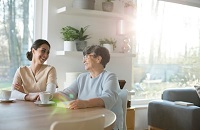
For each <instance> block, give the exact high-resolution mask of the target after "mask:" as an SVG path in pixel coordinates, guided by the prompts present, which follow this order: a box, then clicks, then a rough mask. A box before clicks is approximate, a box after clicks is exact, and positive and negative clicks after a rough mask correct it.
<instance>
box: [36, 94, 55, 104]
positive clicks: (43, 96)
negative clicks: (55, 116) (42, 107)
mask: <svg viewBox="0 0 200 130" xmlns="http://www.w3.org/2000/svg"><path fill="white" fill-rule="evenodd" d="M39 96H40V101H41V103H42V104H47V103H48V102H49V100H51V99H52V98H53V95H52V94H51V93H49V92H40V93H39Z"/></svg>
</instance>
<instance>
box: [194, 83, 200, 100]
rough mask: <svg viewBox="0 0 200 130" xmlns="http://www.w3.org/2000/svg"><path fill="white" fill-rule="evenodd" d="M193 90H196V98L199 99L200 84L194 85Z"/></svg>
mask: <svg viewBox="0 0 200 130" xmlns="http://www.w3.org/2000/svg"><path fill="white" fill-rule="evenodd" d="M194 88H195V89H196V91H197V94H198V96H199V98H200V84H198V85H194Z"/></svg>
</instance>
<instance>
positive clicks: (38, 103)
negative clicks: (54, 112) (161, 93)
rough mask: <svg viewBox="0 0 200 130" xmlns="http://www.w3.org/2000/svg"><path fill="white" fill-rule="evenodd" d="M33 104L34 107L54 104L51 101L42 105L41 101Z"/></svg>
mask: <svg viewBox="0 0 200 130" xmlns="http://www.w3.org/2000/svg"><path fill="white" fill-rule="evenodd" d="M34 103H35V104H36V105H38V106H51V105H55V102H53V101H49V102H48V103H42V102H41V101H36V102H34Z"/></svg>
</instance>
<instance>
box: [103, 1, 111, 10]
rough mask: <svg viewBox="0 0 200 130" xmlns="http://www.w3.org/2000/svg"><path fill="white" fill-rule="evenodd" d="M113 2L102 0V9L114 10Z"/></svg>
mask: <svg viewBox="0 0 200 130" xmlns="http://www.w3.org/2000/svg"><path fill="white" fill-rule="evenodd" d="M113 6H114V4H113V2H102V10H103V11H106V12H112V11H113Z"/></svg>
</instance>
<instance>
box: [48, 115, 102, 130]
mask: <svg viewBox="0 0 200 130" xmlns="http://www.w3.org/2000/svg"><path fill="white" fill-rule="evenodd" d="M104 124H105V115H98V116H95V117H88V118H84V119H80V120H73V121H70V120H68V121H56V122H54V123H53V124H52V125H51V127H50V130H104Z"/></svg>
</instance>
